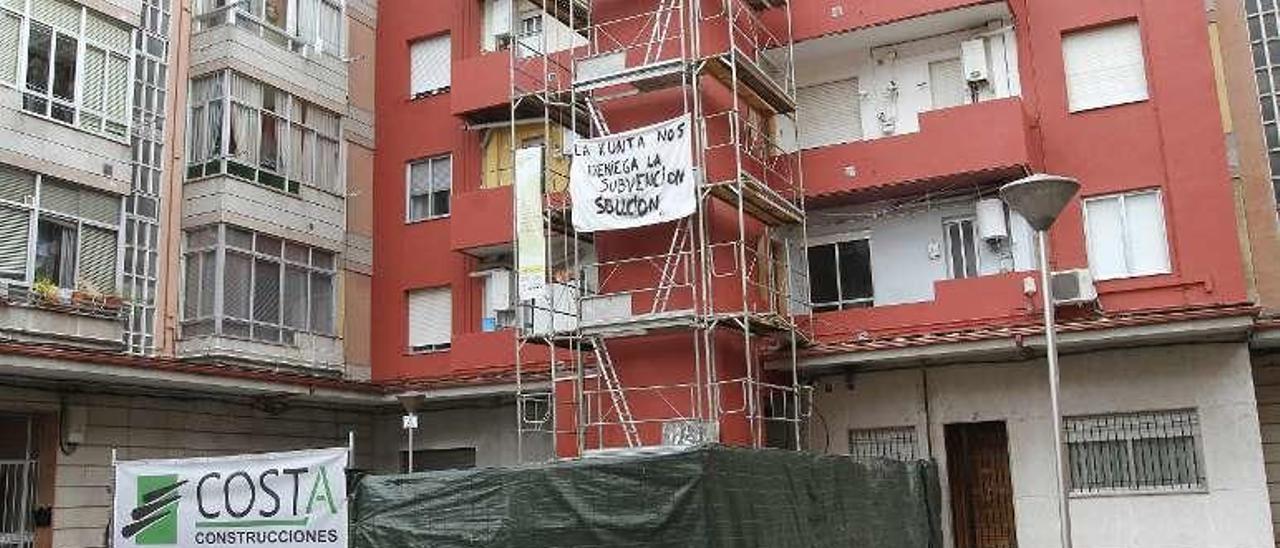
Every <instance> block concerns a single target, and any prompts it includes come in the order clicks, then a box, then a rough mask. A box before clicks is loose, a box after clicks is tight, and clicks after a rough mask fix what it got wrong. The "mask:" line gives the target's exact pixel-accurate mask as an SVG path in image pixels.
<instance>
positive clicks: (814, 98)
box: [796, 78, 862, 149]
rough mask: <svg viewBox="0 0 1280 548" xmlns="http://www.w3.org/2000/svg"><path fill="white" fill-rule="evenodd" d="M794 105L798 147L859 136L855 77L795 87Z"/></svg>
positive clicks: (860, 119)
mask: <svg viewBox="0 0 1280 548" xmlns="http://www.w3.org/2000/svg"><path fill="white" fill-rule="evenodd" d="M796 105H797V109H798V110H799V118H800V124H801V127H800V148H801V149H810V148H816V147H823V146H827V145H834V144H839V143H848V142H852V141H857V140H859V139H862V99H861V97H860V96H859V94H858V79H857V78H850V79H848V80H837V81H835V82H827V83H825V84H817V85H812V86H806V87H802V88H800V89H797V90H796Z"/></svg>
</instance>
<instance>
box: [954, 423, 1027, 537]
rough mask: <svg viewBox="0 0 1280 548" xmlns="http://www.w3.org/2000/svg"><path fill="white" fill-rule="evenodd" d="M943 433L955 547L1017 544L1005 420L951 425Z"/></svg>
mask: <svg viewBox="0 0 1280 548" xmlns="http://www.w3.org/2000/svg"><path fill="white" fill-rule="evenodd" d="M944 435H945V438H946V444H947V446H946V450H947V478H948V480H949V483H950V491H951V527H952V533H953V534H954V538H955V548H1015V547H1016V546H1017V545H1018V540H1017V537H1016V535H1015V532H1014V516H1013V481H1012V479H1011V478H1010V475H1009V435H1008V432H1007V430H1006V429H1005V423H1004V422H1003V421H998V422H974V423H959V424H948V425H946V427H945V432H944Z"/></svg>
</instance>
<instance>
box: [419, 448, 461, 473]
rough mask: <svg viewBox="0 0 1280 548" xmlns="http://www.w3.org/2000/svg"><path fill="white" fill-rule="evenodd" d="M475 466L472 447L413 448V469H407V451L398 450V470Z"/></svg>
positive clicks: (428, 469) (426, 470)
mask: <svg viewBox="0 0 1280 548" xmlns="http://www.w3.org/2000/svg"><path fill="white" fill-rule="evenodd" d="M475 467H476V450H475V448H474V447H460V448H456V449H417V450H414V452H413V470H410V469H409V452H408V451H400V470H403V471H405V472H430V471H433V470H458V469H464V468H475Z"/></svg>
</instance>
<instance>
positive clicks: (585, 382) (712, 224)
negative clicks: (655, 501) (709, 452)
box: [508, 0, 811, 460]
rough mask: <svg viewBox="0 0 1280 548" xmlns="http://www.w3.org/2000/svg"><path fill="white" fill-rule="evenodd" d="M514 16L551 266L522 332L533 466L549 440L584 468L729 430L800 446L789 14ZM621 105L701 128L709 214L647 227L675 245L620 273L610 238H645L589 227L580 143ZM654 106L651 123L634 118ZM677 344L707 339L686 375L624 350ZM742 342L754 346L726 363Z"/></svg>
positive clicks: (757, 442)
mask: <svg viewBox="0 0 1280 548" xmlns="http://www.w3.org/2000/svg"><path fill="white" fill-rule="evenodd" d="M510 10H511V14H510V21H511V22H512V28H513V31H512V34H511V36H510V38H509V41H508V50H509V52H510V82H511V97H510V120H509V121H510V132H511V134H510V137H511V138H510V154H511V158H512V165H513V166H514V165H516V161H515V158H516V155H517V153H518V151H519V150H521V149H522V148H528V147H541V152H542V157H543V160H542V162H541V165H542V169H543V174H542V182H543V194H542V196H543V205H542V222H543V231H544V233H545V234H546V248H547V253H548V255H549V256H548V258H547V264H548V265H549V267H550V268H549V270H550V274H549V278H550V279H548V280H547V290H546V292H545V295H539V296H537V297H536V298H533V299H529V300H525V301H522V302H521V303H520V307H519V310H520V313H519V320H518V321H517V325H516V334H517V336H516V366H515V367H516V385H517V403H518V404H517V415H518V417H517V420H518V433H519V438H520V443H519V447H520V455H521V460H524V458H525V448H526V446H528V445H529V440H530V437H533V436H549V437H550V440H551V441H550V445H551V447H552V448H553V450H554V452H555V454H556V455H558V456H583V455H589V454H591V453H593V452H598V451H607V450H630V449H636V448H641V447H652V446H672V445H693V444H700V443H706V442H717V441H724V440H722V434H723V432H722V430H721V427H722V426H723V425H725V424H726V423H727V422H728V421H735V422H734V424H735V425H737V426H736V427H735V428H736V429H737V431H739V433H741V432H745V436H739V437H738V439H737V441H736V442H737V443H746V444H749V445H750V446H753V447H762V446H765V445H784V446H790V447H795V448H799V447H801V446H802V427H803V424H804V422H805V420H806V418H807V415H808V412H809V411H808V409H809V400H810V392H809V389H808V387H806V386H803V385H801V383H800V379H799V376H798V374H797V371H796V358H797V352H798V350H799V348H800V347H801V346H803V345H804V344H806V342H807V340H808V339H809V337H808V336H807V329H808V326H809V325H811V311H810V308H809V305H808V300H809V294H808V282H807V267H806V265H807V256H806V246H805V244H806V232H805V208H804V192H803V183H802V179H803V177H802V174H801V171H800V162H799V152H798V151H797V150H795V149H794V146H791V147H787V146H785V145H786V144H787V143H790V144H792V145H794V143H796V142H797V139H796V135H795V132H796V127H797V124H796V105H795V84H794V82H795V74H794V68H793V66H792V62H791V61H792V59H793V54H794V52H793V44H792V39H791V8H790V6H789V5H788V4H787V3H786V2H785V0H644V1H633V2H621V1H617V0H594V1H593V0H523V1H521V0H514V1H512V2H511V7H510ZM766 11H768V13H766ZM635 105H640V108H638V109H637V108H628V107H633V106H635ZM616 109H624V110H627V111H628V112H630V115H629V117H628V118H627V122H628V124H627V125H628V126H634V125H645V124H648V123H655V122H660V121H663V120H666V119H670V118H674V117H676V116H680V115H688V116H690V118H691V120H692V121H693V128H694V131H693V161H694V164H695V173H696V175H697V176H696V177H695V181H696V185H697V209H696V212H695V213H694V214H693V215H692V216H690V217H689V218H687V219H682V220H680V221H676V222H672V223H668V224H667V225H660V227H659V228H656V229H653V227H647V228H646V230H647V232H646V234H649V235H650V236H649V237H651V235H652V231H649V229H653V230H660V231H663V232H664V234H665V236H664V237H663V238H664V239H663V242H667V243H666V245H665V251H661V252H656V253H644V254H632V255H635V256H630V255H626V254H622V256H619V253H617V252H615V251H610V253H609V254H608V260H602V258H601V257H602V254H601V253H599V251H602V250H600V249H597V244H599V245H600V246H601V247H603V248H605V250H610V249H613V248H621V249H625V248H626V247H627V246H625V245H624V246H618V245H617V243H618V241H619V240H620V239H623V238H627V233H626V231H613V232H601V233H596V234H591V233H578V232H576V231H575V230H574V227H573V223H572V220H571V207H570V206H571V204H570V198H569V194H568V192H567V187H568V180H569V174H568V170H567V169H566V166H568V165H569V162H570V161H571V158H568V156H569V155H570V152H569V151H568V150H567V148H568V146H569V144H570V143H571V142H572V141H574V140H575V139H577V138H582V137H599V136H604V135H608V134H609V133H610V127H611V126H610V124H609V123H608V120H607V119H606V118H607V115H608V114H609V113H610V112H611V111H615V112H616V111H617V110H616ZM636 112H642V113H648V112H652V115H651V116H648V115H646V114H640V115H639V116H638V117H640V118H644V120H643V122H642V123H640V124H636V118H637V115H636V114H635V113H636ZM531 123H533V124H537V123H540V124H542V128H543V132H542V134H541V135H542V136H543V137H542V139H541V140H540V141H538V140H534V141H532V142H525V143H521V142H520V141H518V140H517V133H516V128H517V125H522V124H531ZM614 125H615V126H617V125H619V124H614ZM555 134H559V135H563V138H562V139H561V144H560V147H556V146H553V141H554V140H553V139H552V136H553V135H555ZM526 141H530V140H529V139H527V138H526ZM557 148H559V150H557ZM557 157H559V158H560V159H559V161H556V160H555V159H556V158H557ZM513 194H516V193H514V192H513ZM513 224H514V223H513ZM516 240H518V238H516ZM517 246H518V244H517ZM518 255H519V251H518V249H517V252H516V256H518ZM524 297H525V296H522V297H521V298H524ZM659 334H664V335H665V334H680V335H681V336H688V337H689V338H690V339H689V341H690V345H691V348H692V349H693V351H692V352H690V353H689V354H690V355H689V356H688V365H689V368H688V375H687V377H683V378H675V379H671V381H672V382H669V383H658V384H646V385H643V386H634V385H632V384H628V383H627V378H628V377H629V375H628V366H627V363H626V362H625V359H624V361H623V362H621V363H619V362H618V360H617V359H616V358H615V357H614V355H613V353H611V352H610V348H609V347H610V345H611V342H612V341H615V340H619V339H633V338H635V337H646V336H654V335H659ZM729 337H733V338H734V340H739V341H740V342H738V343H733V345H732V346H729V348H732V350H730V351H725V350H724V348H725V347H726V344H725V341H727V340H729V339H728V338H729ZM766 357H767V358H768V365H769V367H768V368H766V367H765V365H766V364H765V363H764V362H765V359H766ZM535 378H536V379H537V381H538V382H537V383H534V382H531V379H535ZM548 380H549V382H547V381H548ZM780 427H781V428H780ZM782 434H785V439H784V436H782ZM545 443H546V442H545V440H544V441H543V444H544V446H545Z"/></svg>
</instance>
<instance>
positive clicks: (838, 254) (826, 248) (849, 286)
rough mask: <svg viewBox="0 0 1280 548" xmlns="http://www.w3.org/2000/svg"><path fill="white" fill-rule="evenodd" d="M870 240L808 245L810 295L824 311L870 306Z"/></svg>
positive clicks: (871, 292)
mask: <svg viewBox="0 0 1280 548" xmlns="http://www.w3.org/2000/svg"><path fill="white" fill-rule="evenodd" d="M874 293H875V292H874V288H873V284H872V282H871V240H870V239H867V238H861V239H855V240H849V241H844V242H837V243H831V244H823V245H815V246H810V247H809V298H810V300H811V301H812V302H813V306H814V310H816V311H819V312H823V311H828V310H840V309H845V308H860V307H866V306H871V304H872V301H873V297H874Z"/></svg>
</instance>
